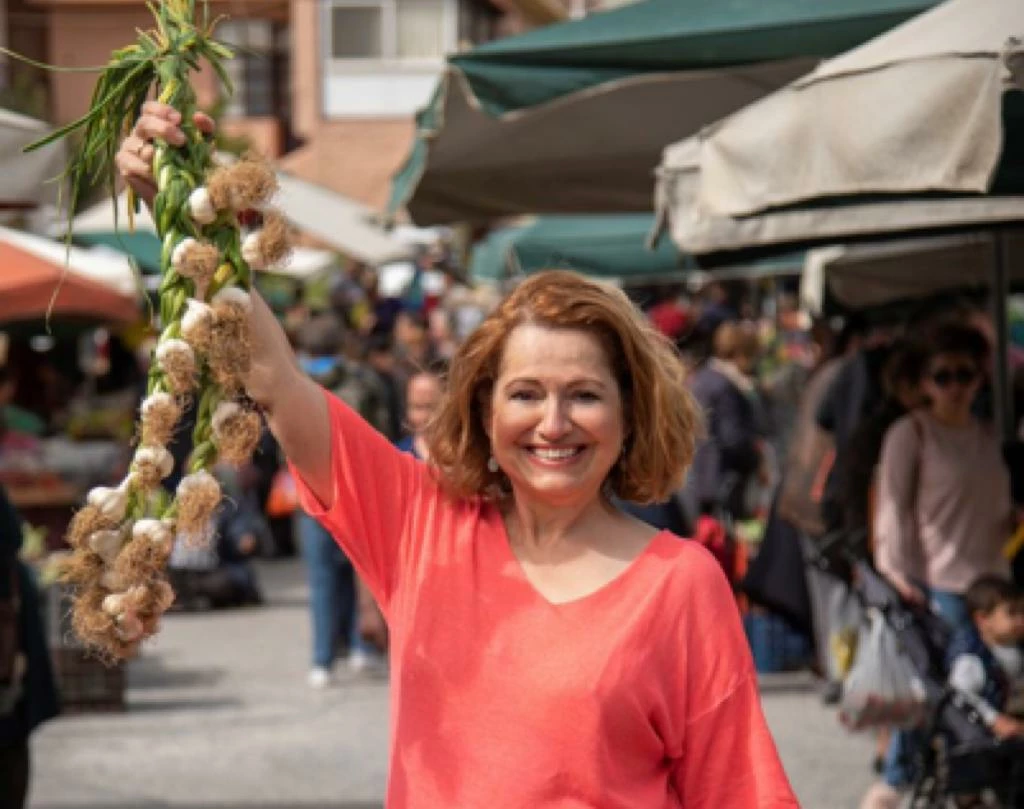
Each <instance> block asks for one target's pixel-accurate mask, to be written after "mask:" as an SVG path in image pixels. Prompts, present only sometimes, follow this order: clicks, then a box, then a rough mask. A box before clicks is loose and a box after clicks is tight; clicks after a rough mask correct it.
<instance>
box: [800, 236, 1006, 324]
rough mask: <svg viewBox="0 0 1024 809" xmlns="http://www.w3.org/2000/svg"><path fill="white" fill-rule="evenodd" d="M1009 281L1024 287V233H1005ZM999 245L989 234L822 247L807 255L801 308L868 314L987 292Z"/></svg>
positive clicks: (801, 292)
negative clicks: (879, 309) (941, 297)
mask: <svg viewBox="0 0 1024 809" xmlns="http://www.w3.org/2000/svg"><path fill="white" fill-rule="evenodd" d="M1006 245H1007V249H1008V251H1009V262H1008V265H1009V266H1008V269H1009V281H1010V283H1011V284H1013V285H1015V286H1020V285H1022V284H1024V232H1021V231H1016V232H1008V233H1007V234H1006ZM996 249H997V245H996V244H995V240H994V238H993V235H992V234H991V233H969V234H955V235H950V236H937V237H930V238H919V239H899V240H894V241H888V242H865V243H863V244H852V245H841V246H829V247H821V248H817V249H814V250H811V251H809V252H808V253H807V261H806V265H805V271H804V274H803V278H802V279H801V287H800V298H801V303H802V304H803V305H804V306H805V307H807V309H808V310H809V311H811V312H812V313H814V314H820V313H822V312H824V311H826V309H827V308H828V306H829V305H838V307H840V308H842V309H847V310H850V309H853V310H857V309H871V308H875V307H881V306H888V305H890V304H896V303H902V302H908V301H914V300H920V299H923V298H930V297H934V296H937V295H943V294H946V295H948V294H958V293H977V292H984V291H986V290H988V289H989V288H990V285H991V279H992V262H993V260H994V258H995V255H996V252H995V251H996Z"/></svg>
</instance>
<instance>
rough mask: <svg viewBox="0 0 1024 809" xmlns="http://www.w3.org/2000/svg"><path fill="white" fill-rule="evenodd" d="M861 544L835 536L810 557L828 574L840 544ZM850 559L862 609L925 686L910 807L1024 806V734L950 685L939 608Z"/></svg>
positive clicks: (914, 747) (912, 761)
mask: <svg viewBox="0 0 1024 809" xmlns="http://www.w3.org/2000/svg"><path fill="white" fill-rule="evenodd" d="M856 545H857V543H856V542H854V543H851V542H850V541H849V538H848V537H842V536H835V537H828V538H826V539H825V540H824V541H823V542H822V544H821V545H820V546H819V552H818V553H816V554H815V557H814V558H813V559H812V560H810V561H811V563H812V564H815V565H816V566H818V567H819V568H820V569H823V570H825V571H826V572H828V571H829V566H830V562H829V560H830V559H831V560H834V559H836V557H837V553H836V550H837V547H839V548H841V547H847V548H849V547H855V546H856ZM839 555H842V552H841V551H840V553H839ZM847 561H848V562H849V563H850V564H851V565H852V569H853V582H854V585H853V587H854V593H855V594H856V596H857V598H858V600H859V601H860V603H861V605H862V607H863V608H864V609H865V610H869V609H870V610H874V611H876V612H877V613H878V614H881V616H882V617H883V619H884V621H885V623H886V625H887V626H888V627H889V628H891V629H892V631H893V632H894V634H895V636H896V638H897V641H898V644H899V647H900V651H901V652H902V654H903V655H904V657H905V658H906V660H907V661H908V662H909V664H910V666H911V667H912V668H913V670H914V672H915V674H916V675H917V678H918V680H919V682H920V684H921V686H922V687H923V695H924V702H925V705H924V721H923V722H922V723H921V724H920V725H919V727H918V728H917V729H916V730H915V731H914V734H915V737H916V744H913V745H911V748H912V749H911V750H910V751H909V752H908V757H909V758H910V760H909V761H908V762H906V763H907V765H908V767H909V771H910V772H912V773H913V774H914V780H913V787H912V789H911V790H910V792H909V794H908V796H907V798H906V801H905V803H904V804H903V806H904V809H946V807H999V809H1024V739H1012V740H1000V739H998V738H996V737H995V736H994V735H993V734H992V733H991V731H989V729H988V728H987V727H986V726H985V724H984V722H983V721H982V719H981V717H980V715H979V714H978V712H977V711H976V710H975V709H974V707H973V706H972V705H971V704H970V703H969V701H968V700H967V699H966V698H965V697H964V696H963V695H962V694H960V693H959V692H957V691H956V690H955V689H953V688H951V687H950V686H948V685H947V684H946V682H947V675H948V672H947V671H946V665H945V650H946V647H947V645H948V642H949V637H950V630H949V627H948V625H947V624H946V623H945V621H943V620H942V619H941V618H940V617H939V616H938V615H936V614H935V613H933V612H931V611H929V610H927V609H925V608H921V607H918V606H915V605H911V604H908V603H907V602H906V601H904V600H903V599H902V598H901V596H900V595H899V593H898V592H897V591H896V589H895V588H894V587H893V586H892V585H891V584H890V583H889V582H888V581H887V580H886V579H885V578H883V577H882V576H881V575H880V574H879V573H878V572H877V571H876V570H875V569H874V567H873V566H872V565H871V564H870V563H868V562H866V561H864V559H863V557H861V558H859V559H856V560H855V559H851V558H849V555H847Z"/></svg>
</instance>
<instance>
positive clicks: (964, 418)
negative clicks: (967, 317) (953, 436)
mask: <svg viewBox="0 0 1024 809" xmlns="http://www.w3.org/2000/svg"><path fill="white" fill-rule="evenodd" d="M931 414H932V417H933V418H934V419H935V420H936V421H937V422H939V424H944V425H945V426H947V427H967V426H968V425H970V423H971V422H972V421H973V420H974V417H973V416H972V415H971V411H970V410H960V409H959V408H958V409H951V408H942V407H932V408H931Z"/></svg>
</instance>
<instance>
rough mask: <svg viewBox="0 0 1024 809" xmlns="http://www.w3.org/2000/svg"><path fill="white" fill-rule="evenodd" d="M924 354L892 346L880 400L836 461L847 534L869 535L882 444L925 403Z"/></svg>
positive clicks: (905, 344) (902, 343)
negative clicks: (906, 418) (895, 428)
mask: <svg viewBox="0 0 1024 809" xmlns="http://www.w3.org/2000/svg"><path fill="white" fill-rule="evenodd" d="M927 361H928V353H927V351H926V349H925V348H924V347H922V346H921V345H919V344H917V343H916V342H913V341H911V340H908V339H906V338H901V339H899V340H897V341H896V342H895V343H893V345H892V347H891V348H890V350H889V354H888V356H887V357H886V359H885V363H884V365H883V368H882V391H883V399H882V401H881V403H880V404H878V405H877V406H876V408H875V410H874V412H872V413H871V414H870V415H868V416H867V417H866V418H865V419H864V420H863V421H861V423H860V424H859V425H857V426H856V427H855V428H854V429H853V432H852V434H851V436H850V441H849V448H848V450H847V452H846V453H845V455H844V457H843V458H842V459H841V461H840V460H837V463H839V462H841V463H842V464H843V465H844V467H843V469H842V471H841V472H840V474H839V479H840V480H841V482H842V487H843V488H842V491H841V492H840V494H839V497H840V503H841V507H842V508H841V510H842V515H843V524H844V527H845V529H846V531H847V532H849V533H850V534H851V535H854V534H863V535H865V537H866V535H867V534H868V533H869V532H870V527H871V521H872V516H873V515H872V511H873V500H874V494H875V475H876V472H877V469H878V461H879V459H880V458H881V455H882V442H883V441H884V439H885V434H886V433H887V432H888V431H889V428H890V427H891V426H892V425H893V424H895V423H896V422H897V421H899V419H901V418H902V417H903V416H905V415H906V414H907V413H910V412H911V411H913V410H916V409H917V408H918V407H920V406H922V405H923V404H925V398H924V391H923V390H922V387H921V381H922V380H921V378H922V377H923V376H924V371H925V364H926V363H927Z"/></svg>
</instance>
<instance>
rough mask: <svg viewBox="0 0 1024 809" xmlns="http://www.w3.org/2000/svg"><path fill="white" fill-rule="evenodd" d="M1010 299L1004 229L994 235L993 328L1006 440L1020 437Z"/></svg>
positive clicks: (996, 391)
mask: <svg viewBox="0 0 1024 809" xmlns="http://www.w3.org/2000/svg"><path fill="white" fill-rule="evenodd" d="M1009 297H1010V239H1009V235H1008V231H1007V230H1006V229H1004V228H1000V229H998V230H995V231H993V233H992V298H991V307H992V325H993V327H994V329H995V336H996V345H995V355H994V357H993V359H994V360H995V373H994V378H993V380H992V383H993V390H992V393H993V400H994V401H993V410H994V412H993V416H994V417H995V423H996V426H997V427H998V428H999V431H1000V434H1001V435H1002V437H1003V439H1004V440H1006V441H1010V440H1012V439H1013V438H1015V437H1016V433H1017V430H1016V425H1015V424H1014V413H1013V390H1012V388H1011V385H1010V362H1009V360H1010V356H1009V345H1010V333H1009V324H1008V322H1007V316H1006V306H1007V302H1008V300H1009Z"/></svg>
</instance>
